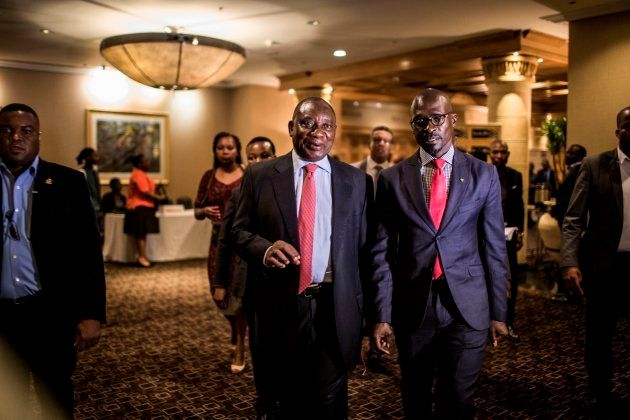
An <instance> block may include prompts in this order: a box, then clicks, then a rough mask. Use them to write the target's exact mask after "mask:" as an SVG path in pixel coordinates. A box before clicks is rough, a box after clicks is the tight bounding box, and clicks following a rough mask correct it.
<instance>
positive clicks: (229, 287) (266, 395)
mask: <svg viewBox="0 0 630 420" xmlns="http://www.w3.org/2000/svg"><path fill="white" fill-rule="evenodd" d="M245 157H246V159H247V164H248V165H253V164H255V163H258V162H264V161H266V160H270V159H274V158H275V157H276V146H275V145H274V144H273V142H272V141H271V139H269V138H267V137H262V136H259V137H254V138H253V139H251V140H250V141H249V143H247V146H245ZM240 196H241V189H240V188H236V189H234V190H233V191H232V195H231V196H230V200H229V201H228V203H227V204H226V206H225V211H224V214H223V220H222V221H221V229H220V231H219V240H218V243H217V257H216V260H217V270H216V273H217V274H216V276H215V279H214V283H212V284H211V286H210V287H211V289H212V290H213V292H212V297H213V299H214V301H215V302H216V304H217V307H219V309H220V310H222V311H223V310H227V309H228V308H233V309H232V312H233V313H234V312H237V311H243V312H244V314H245V319H246V321H247V327H248V332H249V351H250V354H251V356H252V368H253V371H254V384H255V385H256V403H255V406H256V414H257V416H259V417H263V416H264V415H265V414H266V413H267V412H268V411H273V408H275V403H276V398H275V397H274V396H273V395H272V391H273V390H272V389H270V388H271V387H270V385H269V384H268V383H267V382H265V381H264V380H265V379H268V377H269V375H265V374H264V373H262V370H261V368H264V366H261V364H260V363H258V349H257V347H256V322H255V321H256V319H255V312H254V305H253V303H254V299H255V296H254V293H253V285H252V284H251V282H252V277H253V275H251V273H250V272H249V271H248V270H247V263H246V262H245V261H244V260H243V259H241V258H238V257H236V256H234V244H233V243H232V236H231V231H232V226H233V224H234V216H235V214H236V205H237V204H238V200H239V197H240ZM233 256H234V257H233ZM231 265H232V266H233V267H231ZM243 366H244V365H243ZM270 407H271V409H270Z"/></svg>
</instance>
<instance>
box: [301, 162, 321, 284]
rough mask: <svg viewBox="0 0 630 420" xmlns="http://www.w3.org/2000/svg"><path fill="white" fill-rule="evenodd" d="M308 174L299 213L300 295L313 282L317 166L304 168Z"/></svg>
mask: <svg viewBox="0 0 630 420" xmlns="http://www.w3.org/2000/svg"><path fill="white" fill-rule="evenodd" d="M304 169H305V170H306V174H305V175H304V182H303V183H302V198H301V199H300V211H299V213H298V235H299V237H300V283H299V285H298V294H300V293H302V292H303V291H304V290H305V289H306V288H307V287H308V286H309V285H310V284H311V281H312V280H313V239H314V238H313V231H314V230H315V202H316V201H315V198H316V194H315V170H316V169H317V164H315V163H311V164H308V165H306V166H304Z"/></svg>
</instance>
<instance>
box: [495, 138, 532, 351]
mask: <svg viewBox="0 0 630 420" xmlns="http://www.w3.org/2000/svg"><path fill="white" fill-rule="evenodd" d="M490 158H491V159H492V164H493V165H494V166H495V167H496V168H497V173H498V174H499V181H500V183H501V208H502V209H503V222H504V223H505V227H506V228H507V229H506V232H509V233H508V234H507V235H506V238H505V240H506V243H505V246H506V248H507V255H508V262H509V263H510V276H511V278H512V279H511V282H510V299H509V300H508V315H507V325H508V337H510V338H512V339H515V340H517V339H518V338H519V337H518V334H517V332H516V327H515V325H514V318H515V313H516V297H517V296H518V279H519V274H518V259H517V253H518V251H519V250H520V249H521V248H522V247H523V232H524V231H523V225H524V220H523V219H524V218H525V204H524V203H523V175H521V173H520V172H519V171H517V170H516V169H514V168H510V167H509V166H507V163H508V159H509V158H510V150H509V149H508V144H507V143H506V142H504V141H501V140H494V141H493V142H492V143H490Z"/></svg>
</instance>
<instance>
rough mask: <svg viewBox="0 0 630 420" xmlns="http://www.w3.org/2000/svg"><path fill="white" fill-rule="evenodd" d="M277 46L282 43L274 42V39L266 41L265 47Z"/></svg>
mask: <svg viewBox="0 0 630 420" xmlns="http://www.w3.org/2000/svg"><path fill="white" fill-rule="evenodd" d="M276 45H280V43H279V42H278V41H274V40H273V39H265V47H267V48H271V47H274V46H276Z"/></svg>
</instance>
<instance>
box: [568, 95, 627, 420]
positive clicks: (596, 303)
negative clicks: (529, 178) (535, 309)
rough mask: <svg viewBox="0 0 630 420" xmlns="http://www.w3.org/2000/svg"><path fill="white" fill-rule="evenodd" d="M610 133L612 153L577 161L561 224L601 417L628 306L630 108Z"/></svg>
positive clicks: (608, 404) (608, 407)
mask: <svg viewBox="0 0 630 420" xmlns="http://www.w3.org/2000/svg"><path fill="white" fill-rule="evenodd" d="M615 134H616V135H617V139H618V140H619V145H618V147H617V148H616V149H614V150H611V151H609V152H605V153H601V154H599V155H597V156H591V157H588V158H586V159H584V160H583V161H582V167H581V168H580V173H579V175H578V178H577V182H576V184H575V188H574V190H573V194H572V196H571V201H570V202H569V208H568V209H567V212H566V214H565V216H564V223H563V225H562V261H561V266H562V267H563V270H562V277H563V279H564V281H565V283H566V284H567V287H569V288H570V289H571V290H574V291H576V292H577V293H580V294H582V295H584V297H585V298H586V369H587V371H588V384H589V390H590V393H591V395H590V404H592V408H593V409H594V410H595V411H596V412H600V414H601V412H604V411H609V410H611V409H614V408H615V407H614V404H613V403H612V402H613V400H612V398H611V390H612V338H613V335H614V332H615V328H616V325H617V321H618V319H619V317H620V316H621V315H622V314H624V313H625V314H627V313H628V309H629V307H630V305H629V304H628V294H629V293H630V282H629V281H628V273H629V272H630V159H629V158H628V157H629V156H630V107H626V108H624V109H622V110H621V111H619V113H618V114H617V129H616V130H615ZM626 413H627V412H626Z"/></svg>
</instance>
